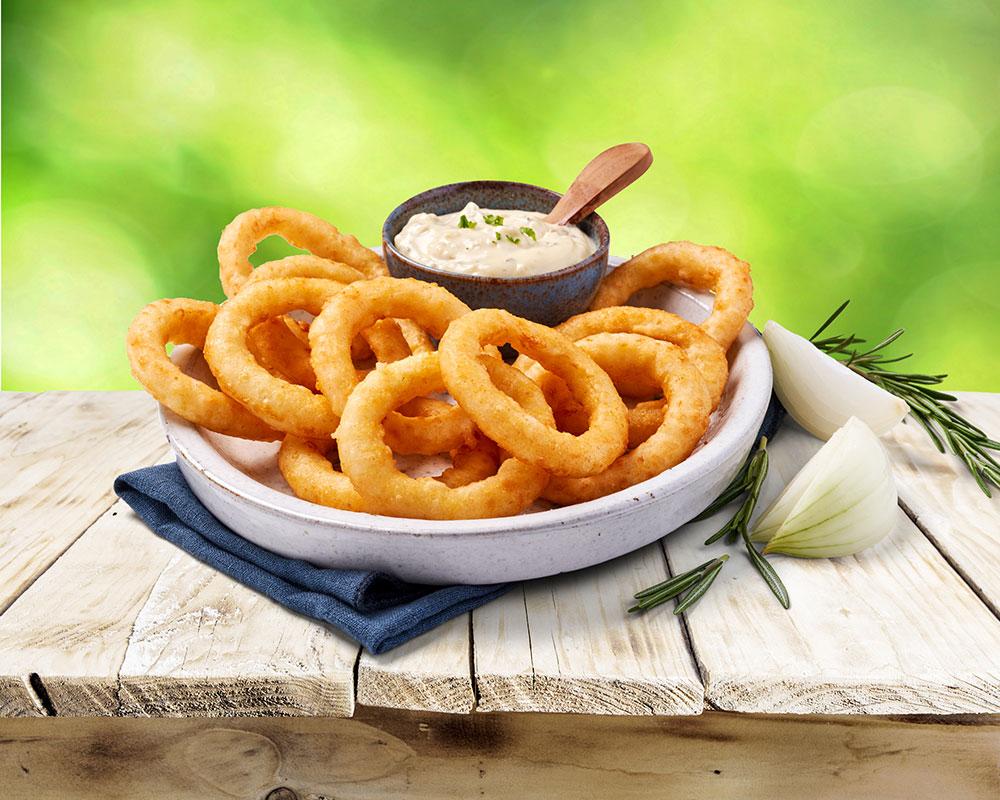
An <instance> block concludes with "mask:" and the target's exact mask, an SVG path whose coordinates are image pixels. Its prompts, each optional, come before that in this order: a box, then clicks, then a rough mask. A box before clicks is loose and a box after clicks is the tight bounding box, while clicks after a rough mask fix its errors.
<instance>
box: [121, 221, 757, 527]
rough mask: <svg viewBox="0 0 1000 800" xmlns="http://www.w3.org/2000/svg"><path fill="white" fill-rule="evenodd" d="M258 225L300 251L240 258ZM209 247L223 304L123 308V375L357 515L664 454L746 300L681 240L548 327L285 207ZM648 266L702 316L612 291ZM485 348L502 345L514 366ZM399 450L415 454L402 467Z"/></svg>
mask: <svg viewBox="0 0 1000 800" xmlns="http://www.w3.org/2000/svg"><path fill="white" fill-rule="evenodd" d="M271 235H277V236H281V237H282V238H284V239H285V240H286V241H288V242H289V244H291V245H293V246H295V247H298V248H300V249H304V250H306V251H307V252H306V253H299V254H295V255H290V256H287V257H285V258H281V259H278V260H276V261H271V262H268V263H266V264H262V265H261V266H259V267H256V268H255V267H254V266H253V265H252V263H251V262H250V256H251V255H252V254H253V253H254V251H255V250H256V248H257V245H258V244H259V243H260V241H262V240H263V239H264V238H266V237H268V236H271ZM218 257H219V278H220V282H221V284H222V288H223V291H224V293H225V294H226V296H227V299H226V301H225V302H224V303H222V304H221V305H216V304H214V303H211V302H207V301H202V300H190V299H186V298H178V299H170V300H158V301H156V302H154V303H151V304H150V305H148V306H147V307H146V308H144V309H143V310H142V311H140V312H139V314H138V315H137V316H136V318H135V320H134V321H133V322H132V324H131V326H130V327H129V330H128V335H127V338H126V349H127V353H128V358H129V362H130V364H131V367H132V374H133V375H134V376H135V378H136V379H137V380H138V381H139V382H140V383H141V384H142V385H143V386H144V387H145V388H146V389H147V390H148V391H149V393H150V394H151V395H153V397H154V398H156V399H157V400H158V401H159V402H160V403H161V404H163V405H164V406H166V407H167V408H169V409H170V410H171V411H173V412H174V413H175V414H177V415H179V416H181V417H183V418H184V419H187V420H189V421H190V422H193V423H195V424H197V425H199V426H201V427H202V428H205V429H207V430H210V431H214V432H216V433H220V434H224V435H226V436H235V437H240V438H244V439H255V440H259V441H280V443H281V444H280V449H279V450H278V454H277V463H278V467H279V469H280V471H281V474H282V475H283V476H284V478H285V480H286V482H287V483H288V486H289V488H290V489H291V491H292V492H293V493H294V494H295V495H297V496H298V497H300V498H301V499H303V500H306V501H308V502H312V503H318V504H321V505H325V506H331V507H334V508H339V509H343V510H345V511H351V512H356V513H366V514H385V515H390V516H400V517H415V518H425V519H473V518H480V517H499V516H508V515H513V514H519V513H521V512H523V511H525V510H528V509H529V508H532V507H536V508H544V507H548V505H547V504H550V505H568V504H572V503H580V502H586V501H588V500H593V499H595V498H598V497H602V496H605V495H608V494H611V493H613V492H618V491H622V490H625V489H627V488H628V487H631V486H633V485H635V484H637V483H641V482H642V481H645V480H648V479H649V478H652V477H653V476H655V475H658V474H660V473H662V472H663V471H664V470H667V469H670V468H671V467H673V466H675V465H676V464H678V463H680V462H681V461H683V460H684V459H685V458H687V457H688V456H689V455H690V454H691V453H692V452H693V451H694V450H695V449H696V448H697V446H698V444H699V442H700V441H701V439H702V437H703V436H704V434H705V432H706V430H707V429H708V425H709V420H710V417H711V415H712V413H713V411H714V410H715V409H716V407H718V406H719V404H720V402H721V400H722V397H723V395H724V392H725V389H726V384H727V380H728V362H727V359H726V352H727V350H728V349H729V347H730V346H731V345H732V344H733V342H734V341H735V340H736V339H737V337H738V336H739V335H740V333H741V331H742V330H743V326H744V323H745V322H746V319H747V315H748V314H749V312H750V310H751V308H752V307H753V284H752V282H751V280H750V268H749V266H748V265H747V264H746V263H745V262H743V261H741V260H739V259H738V258H736V257H735V256H733V255H732V254H730V253H728V252H726V251H725V250H722V249H720V248H716V247H706V246H702V245H696V244H692V243H691V242H670V243H668V244H661V245H657V246H655V247H651V248H649V249H648V250H646V251H644V252H642V253H640V254H639V255H637V256H635V257H634V258H632V259H631V260H630V261H627V262H626V263H624V264H623V265H622V266H620V267H618V268H617V269H616V270H614V271H613V272H612V273H611V274H610V275H609V276H608V277H607V278H606V279H605V280H604V282H603V283H602V284H601V286H600V288H599V290H598V292H597V295H596V297H595V299H594V302H593V304H592V306H591V309H592V310H591V311H588V312H586V313H583V314H579V315H577V316H575V317H572V318H570V319H568V320H566V321H565V322H563V323H562V324H561V325H559V326H557V327H555V328H548V327H545V326H542V325H539V324H537V323H534V322H529V321H528V320H524V319H521V318H519V317H516V316H514V315H512V314H510V313H509V312H507V311H504V310H502V309H490V308H485V309H479V310H476V311H472V310H471V309H469V307H468V306H466V305H465V304H464V303H463V302H462V301H461V300H459V299H458V298H456V297H455V296H453V295H452V294H450V293H449V292H448V291H446V290H445V289H443V288H442V287H440V286H437V285H435V284H432V283H426V282H421V281H417V280H413V279H396V278H391V277H388V274H387V270H386V267H385V263H384V262H383V261H382V259H381V258H380V257H379V256H378V255H377V254H376V253H374V252H373V251H371V250H369V249H367V248H365V247H363V246H362V245H361V244H360V243H359V242H358V240H357V239H356V238H354V237H353V236H350V235H348V234H344V233H341V232H340V231H339V230H338V229H337V228H335V227H334V226H333V225H331V224H330V223H328V222H326V221H325V220H323V219H320V218H319V217H315V216H313V215H311V214H308V213H306V212H303V211H297V210H295V209H289V208H280V207H272V208H260V209H251V210H249V211H246V212H244V213H242V214H240V215H238V216H237V217H236V218H235V219H234V220H233V221H232V222H231V223H230V224H229V225H227V226H226V228H225V230H224V231H223V233H222V237H221V239H220V241H219V247H218ZM662 283H670V284H676V285H680V286H685V287H689V288H693V289H696V290H698V291H704V292H711V293H713V294H714V295H715V299H714V305H713V308H712V310H711V313H710V314H709V315H708V317H707V318H706V319H705V320H704V321H703V322H701V323H700V324H696V323H693V322H689V321H688V320H685V319H682V318H681V317H678V316H676V315H675V314H671V313H669V312H667V311H663V310H660V309H653V308H643V307H636V306H630V305H626V303H627V301H628V300H629V298H630V297H631V296H632V295H633V294H634V293H635V292H637V291H639V290H641V289H647V288H650V287H653V286H656V285H658V284H662ZM175 344H186V345H190V346H192V347H194V348H197V349H200V350H201V351H202V354H203V356H204V361H205V364H206V365H207V367H208V369H209V370H210V372H211V377H213V378H214V383H212V384H211V385H210V384H209V383H206V382H203V381H200V380H198V379H196V378H195V377H192V376H190V375H188V374H187V373H186V372H184V371H182V370H181V369H180V368H179V367H178V366H177V365H176V364H175V363H174V361H173V360H172V359H171V358H170V356H169V355H168V347H169V346H170V345H175ZM501 345H510V346H512V347H513V348H514V349H516V350H517V351H518V353H519V356H518V358H517V360H516V361H515V362H514V363H513V365H511V364H509V363H505V362H504V361H503V360H502V359H501V355H500V353H501V351H500V350H499V349H498V348H499V347H500V346H501ZM210 379H211V378H210ZM411 462H412V463H417V464H419V465H420V469H419V470H414V469H411V468H410V467H406V468H401V466H400V464H408V463H411ZM428 469H430V470H431V471H436V472H437V473H438V474H433V475H432V474H427V471H428ZM418 472H419V474H420V476H419V477H418V476H417V473H418ZM410 473H413V474H410Z"/></svg>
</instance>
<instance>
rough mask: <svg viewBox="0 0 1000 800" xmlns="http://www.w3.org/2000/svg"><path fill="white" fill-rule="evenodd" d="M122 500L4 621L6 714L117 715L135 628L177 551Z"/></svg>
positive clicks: (1, 682) (0, 626) (1, 666)
mask: <svg viewBox="0 0 1000 800" xmlns="http://www.w3.org/2000/svg"><path fill="white" fill-rule="evenodd" d="M176 552H177V551H176V549H175V548H173V547H171V546H170V545H169V544H168V543H167V542H165V541H163V540H162V539H160V538H159V537H157V536H154V535H153V534H151V533H150V532H149V531H147V530H146V529H145V528H144V527H143V526H142V524H141V523H140V522H139V521H138V520H137V519H136V517H135V516H134V515H133V514H132V512H131V510H130V509H129V507H128V506H127V505H126V504H125V503H124V502H123V501H118V502H117V503H116V504H115V505H114V506H113V507H112V508H111V509H110V510H108V511H107V512H105V514H104V515H103V516H101V518H100V519H99V520H98V521H97V522H95V523H94V524H93V525H92V526H91V527H90V528H89V529H88V530H87V532H86V533H84V534H83V536H81V537H80V538H79V539H78V540H77V541H76V543H75V544H74V545H73V546H72V547H70V549H69V550H68V551H67V552H66V553H65V554H64V555H63V557H62V558H60V559H58V560H57V561H56V562H55V564H53V565H52V567H50V568H49V569H48V570H47V571H46V572H45V573H44V574H43V575H42V576H41V577H40V578H39V579H38V580H37V581H35V583H34V584H33V585H32V586H31V588H30V589H28V590H27V591H26V592H25V593H24V594H22V595H21V596H20V597H19V598H18V599H17V600H15V601H14V603H13V604H12V605H11V606H10V608H8V609H7V611H6V612H5V613H4V614H3V615H2V616H0V652H2V653H3V654H4V655H3V659H2V661H0V670H2V674H0V715H2V716H22V715H33V714H44V713H45V711H44V709H43V708H42V707H41V704H40V702H39V698H38V692H37V691H36V690H35V688H33V687H31V686H30V684H29V679H30V676H31V675H32V674H36V675H38V676H39V680H40V681H41V684H42V685H43V686H44V687H45V690H46V691H47V693H48V696H49V698H50V700H51V703H52V705H53V706H54V707H55V711H56V713H58V714H67V715H74V714H84V715H91V714H97V715H102V714H116V713H118V707H119V700H118V667H119V666H120V665H121V663H122V659H123V658H124V656H125V648H126V645H127V643H128V639H129V636H130V634H131V630H132V624H133V622H134V620H135V617H136V615H137V614H138V613H139V609H140V608H141V607H142V604H143V603H144V602H145V601H146V598H147V597H148V596H149V593H150V590H151V588H152V586H153V582H154V581H155V580H156V577H157V575H159V573H160V571H161V570H162V569H163V568H164V567H165V566H166V565H167V563H168V562H169V560H170V559H171V558H172V557H173V555H174V553H176Z"/></svg>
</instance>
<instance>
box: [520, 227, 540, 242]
mask: <svg viewBox="0 0 1000 800" xmlns="http://www.w3.org/2000/svg"><path fill="white" fill-rule="evenodd" d="M521 233H523V234H524V235H525V236H530V237H531V241H533V242H537V241H538V239H536V238H535V232H534V231H533V230H532V229H531V228H521Z"/></svg>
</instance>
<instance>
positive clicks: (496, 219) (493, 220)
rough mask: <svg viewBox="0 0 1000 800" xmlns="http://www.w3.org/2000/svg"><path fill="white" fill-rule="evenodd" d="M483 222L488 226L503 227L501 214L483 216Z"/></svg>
mask: <svg viewBox="0 0 1000 800" xmlns="http://www.w3.org/2000/svg"><path fill="white" fill-rule="evenodd" d="M483 222H485V223H486V224H487V225H503V217H501V216H500V215H499V214H483Z"/></svg>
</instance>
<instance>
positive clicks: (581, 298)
mask: <svg viewBox="0 0 1000 800" xmlns="http://www.w3.org/2000/svg"><path fill="white" fill-rule="evenodd" d="M559 197H560V195H559V194H557V193H556V192H553V191H550V190H549V189H543V188H542V187H541V186H532V185H531V184H529V183H515V182H513V181H466V182H464V183H449V184H448V185H446V186H438V187H436V188H434V189H428V190H427V191H426V192H421V193H420V194H418V195H416V196H415V197H411V198H410V199H409V200H407V201H406V202H405V203H403V204H402V205H400V206H399V207H397V208H396V210H395V211H393V212H392V213H391V214H390V215H389V218H388V219H387V220H386V221H385V225H383V226H382V253H383V255H384V256H385V263H386V264H387V265H388V267H389V272H390V273H391V274H392V275H393V276H394V277H396V278H419V279H420V280H424V281H430V282H431V283H436V284H438V285H440V286H443V287H444V288H445V289H447V290H448V291H449V292H451V293H452V294H453V295H455V296H456V297H458V298H460V299H461V300H463V301H465V302H466V303H467V304H468V305H469V306H470V307H471V308H505V309H507V310H508V311H509V312H511V313H512V314H515V315H517V316H519V317H524V318H525V319H530V320H534V321H535V322H541V323H542V324H544V325H557V324H559V323H560V322H562V321H563V320H565V319H567V318H569V317H571V316H573V315H574V314H579V313H581V312H583V311H586V310H587V309H588V308H589V306H590V301H591V300H593V299H594V294H596V292H597V286H598V284H600V282H601V278H603V277H604V273H605V272H606V271H607V268H608V245H609V244H610V236H609V235H608V226H607V225H606V224H605V222H604V220H603V219H601V218H600V217H599V216H598V215H597V214H591V215H590V216H589V217H587V218H586V219H585V220H583V222H581V223H580V225H579V227H580V229H581V230H583V232H584V233H586V234H587V235H588V236H589V237H590V238H591V239H593V240H594V241H595V242H596V243H597V250H596V251H595V252H594V253H593V254H592V255H590V256H588V257H587V258H585V259H584V260H583V261H580V262H578V263H576V264H573V265H571V266H568V267H565V268H563V269H560V270H557V271H556V272H549V273H546V274H544V275H530V276H527V277H523V278H500V277H493V276H488V275H462V274H459V273H456V272H448V271H446V270H443V269H438V268H437V267H429V266H427V265H426V264H420V263H418V262H416V261H414V260H413V259H411V258H408V257H406V256H404V255H403V254H402V253H400V252H399V250H397V249H396V246H395V245H394V244H393V242H394V240H395V238H396V234H397V233H399V232H400V231H401V230H402V228H403V226H404V225H406V223H407V221H408V220H409V219H410V217H412V216H413V215H414V214H420V213H427V214H451V213H453V212H455V211H461V210H462V209H463V208H464V207H465V205H466V204H467V203H470V202H472V203H476V204H477V205H479V206H481V207H483V208H511V209H516V210H518V211H542V212H546V213H547V212H549V211H551V210H552V207H553V206H554V205H555V204H556V202H557V201H558V200H559Z"/></svg>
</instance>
